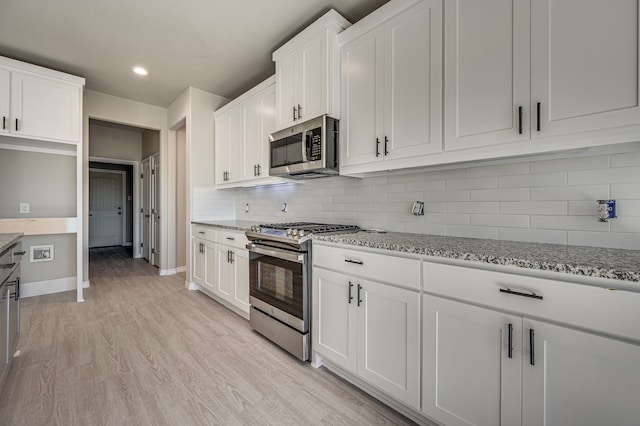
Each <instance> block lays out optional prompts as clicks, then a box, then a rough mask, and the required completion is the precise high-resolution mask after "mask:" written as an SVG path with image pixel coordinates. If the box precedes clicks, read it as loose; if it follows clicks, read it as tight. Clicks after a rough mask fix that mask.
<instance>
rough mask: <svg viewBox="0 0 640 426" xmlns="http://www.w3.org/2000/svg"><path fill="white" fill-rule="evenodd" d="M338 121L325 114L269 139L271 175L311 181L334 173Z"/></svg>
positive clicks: (335, 169)
mask: <svg viewBox="0 0 640 426" xmlns="http://www.w3.org/2000/svg"><path fill="white" fill-rule="evenodd" d="M338 126H339V121H338V120H336V119H335V118H331V117H329V116H328V115H323V116H320V117H318V118H314V119H312V120H309V121H306V122H304V123H300V124H296V125H295V126H293V127H289V128H287V129H284V130H280V131H278V132H275V133H272V134H271V135H270V136H269V141H270V152H271V155H270V157H271V165H270V169H269V174H270V175H271V176H282V177H287V178H290V179H311V178H318V177H323V176H332V175H337V174H338V133H339V132H338V131H339V128H338Z"/></svg>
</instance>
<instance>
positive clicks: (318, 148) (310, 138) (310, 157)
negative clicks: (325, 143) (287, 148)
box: [307, 127, 322, 161]
mask: <svg viewBox="0 0 640 426" xmlns="http://www.w3.org/2000/svg"><path fill="white" fill-rule="evenodd" d="M318 160H322V128H321V127H317V128H315V129H313V130H309V131H308V132H307V161H318Z"/></svg>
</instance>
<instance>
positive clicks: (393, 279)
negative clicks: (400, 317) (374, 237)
mask: <svg viewBox="0 0 640 426" xmlns="http://www.w3.org/2000/svg"><path fill="white" fill-rule="evenodd" d="M313 264H314V265H315V266H319V267H322V268H327V269H333V270H335V271H340V272H342V273H344V274H347V275H353V276H357V277H361V278H367V279H371V280H374V281H382V282H386V283H391V284H397V285H400V286H403V287H409V288H415V289H419V288H420V261H419V260H417V259H406V258H403V257H397V256H389V255H386V254H377V253H371V252H367V251H360V250H351V249H346V248H342V247H328V246H322V245H314V246H313Z"/></svg>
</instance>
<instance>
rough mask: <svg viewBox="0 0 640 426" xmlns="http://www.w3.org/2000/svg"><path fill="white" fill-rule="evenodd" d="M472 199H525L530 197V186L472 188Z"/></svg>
mask: <svg viewBox="0 0 640 426" xmlns="http://www.w3.org/2000/svg"><path fill="white" fill-rule="evenodd" d="M469 192H470V195H471V201H525V200H528V199H529V188H516V189H472V190H471V191H469Z"/></svg>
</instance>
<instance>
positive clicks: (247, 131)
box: [243, 86, 275, 179]
mask: <svg viewBox="0 0 640 426" xmlns="http://www.w3.org/2000/svg"><path fill="white" fill-rule="evenodd" d="M243 118H244V132H243V133H244V136H243V138H244V154H245V155H244V176H245V179H255V178H257V177H267V176H269V134H270V133H272V132H273V131H274V129H275V88H274V87H273V86H271V87H269V88H267V89H266V90H265V91H263V92H262V93H260V94H258V95H256V96H254V97H253V98H251V99H249V100H248V101H246V103H244V106H243Z"/></svg>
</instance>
